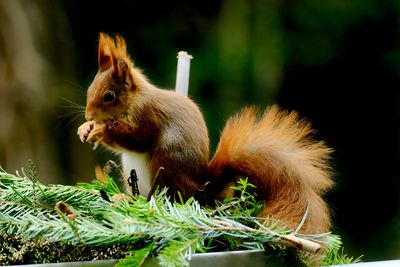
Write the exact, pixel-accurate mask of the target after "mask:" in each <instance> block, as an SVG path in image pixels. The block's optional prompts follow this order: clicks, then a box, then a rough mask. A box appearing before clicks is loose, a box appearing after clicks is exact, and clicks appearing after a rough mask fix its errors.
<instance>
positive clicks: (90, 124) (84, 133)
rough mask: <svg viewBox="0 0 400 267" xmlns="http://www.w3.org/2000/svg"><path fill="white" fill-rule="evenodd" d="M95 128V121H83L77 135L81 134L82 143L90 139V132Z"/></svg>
mask: <svg viewBox="0 0 400 267" xmlns="http://www.w3.org/2000/svg"><path fill="white" fill-rule="evenodd" d="M93 128H94V121H87V122H85V123H83V124H82V125H81V126H79V128H78V131H77V133H76V134H77V135H78V136H79V139H80V140H81V142H82V143H84V142H86V141H87V139H88V136H89V134H90V133H91V131H92V130H93Z"/></svg>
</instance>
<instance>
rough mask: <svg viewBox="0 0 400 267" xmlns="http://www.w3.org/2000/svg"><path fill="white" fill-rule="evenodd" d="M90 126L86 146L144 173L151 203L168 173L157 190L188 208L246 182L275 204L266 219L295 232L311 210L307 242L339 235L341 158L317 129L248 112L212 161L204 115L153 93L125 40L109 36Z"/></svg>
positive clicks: (175, 97) (274, 114)
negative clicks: (335, 168) (331, 200)
mask: <svg viewBox="0 0 400 267" xmlns="http://www.w3.org/2000/svg"><path fill="white" fill-rule="evenodd" d="M85 118H86V120H87V121H86V122H85V123H83V124H82V125H81V126H80V127H79V128H78V132H77V134H78V135H79V137H80V139H81V141H82V142H89V143H94V147H97V146H98V145H102V146H104V147H106V148H108V149H110V150H111V151H113V152H116V153H118V154H121V161H122V167H123V175H124V176H125V178H126V177H128V176H129V173H130V170H131V169H135V170H136V171H137V176H138V178H139V181H138V187H139V192H140V193H141V194H142V195H144V196H147V195H148V194H149V191H150V189H151V186H152V183H153V178H154V176H155V174H156V172H157V170H158V169H159V168H160V167H164V172H163V174H162V176H161V177H160V179H159V180H158V182H157V184H158V185H159V186H160V187H164V186H166V187H168V190H169V191H168V192H169V193H170V194H174V193H176V192H178V191H179V192H180V194H181V195H182V197H183V198H184V199H187V198H189V197H191V196H195V195H196V194H197V193H198V192H199V190H200V189H201V188H202V186H203V185H204V184H205V182H206V181H208V182H209V183H208V185H207V186H206V188H205V189H204V190H207V192H206V195H207V196H208V198H209V199H208V202H212V201H213V200H214V199H216V198H224V197H226V196H229V195H230V194H232V192H231V190H230V186H231V185H232V184H234V183H235V181H237V179H238V177H248V179H249V182H250V183H252V184H254V185H255V186H256V192H257V197H258V198H259V199H260V200H262V201H265V203H266V206H265V208H264V209H263V210H262V212H261V214H260V217H271V216H272V217H274V218H276V219H277V220H278V221H280V222H282V224H283V225H286V226H287V227H289V228H290V229H296V227H297V226H298V225H299V224H300V222H301V221H302V219H303V217H304V214H305V213H306V210H308V216H307V217H306V220H305V222H304V224H303V225H302V227H301V229H300V233H303V234H318V233H326V232H328V231H329V230H330V227H331V219H330V211H329V207H328V205H327V204H326V202H325V201H324V200H323V194H324V193H325V192H326V191H327V190H328V189H329V188H331V187H332V186H333V181H332V179H331V168H330V165H329V160H330V155H331V153H332V150H331V149H330V148H329V147H327V146H326V145H325V143H324V142H322V141H315V140H313V139H312V133H313V130H312V128H311V126H310V123H308V122H307V121H306V120H304V119H300V118H299V116H298V114H297V113H296V112H294V111H293V112H287V111H284V110H281V109H280V108H279V107H277V106H271V107H269V108H267V109H266V111H265V112H264V113H263V114H261V115H260V114H259V112H258V111H257V109H256V108H252V107H248V108H244V109H243V110H242V111H241V112H239V113H238V114H237V115H235V116H234V117H232V118H230V119H229V120H228V121H227V123H226V125H225V128H224V129H223V131H222V134H221V139H220V141H219V144H218V147H217V150H216V153H215V155H214V157H213V158H212V159H211V161H209V137H208V130H207V127H206V123H205V121H204V118H203V115H202V113H201V111H200V109H199V107H198V106H197V105H196V104H195V103H194V102H193V101H192V100H191V99H190V98H188V97H186V96H184V95H181V94H179V93H176V92H174V91H170V90H163V89H159V88H157V87H156V86H154V85H153V84H151V83H150V82H149V81H148V80H147V78H146V77H145V76H144V75H143V74H142V72H141V71H140V70H139V69H138V68H137V67H136V66H135V65H134V63H133V61H132V60H131V58H130V56H129V55H128V52H127V47H126V43H125V40H124V39H123V38H122V37H120V36H119V35H116V36H115V37H110V36H109V35H107V34H105V33H100V35H99V47H98V72H97V74H96V76H95V77H94V80H93V82H92V83H91V85H90V86H89V88H88V91H87V103H86V113H85ZM125 183H126V179H125ZM125 186H126V187H127V188H129V187H128V185H127V184H126V185H125Z"/></svg>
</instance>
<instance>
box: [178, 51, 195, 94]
mask: <svg viewBox="0 0 400 267" xmlns="http://www.w3.org/2000/svg"><path fill="white" fill-rule="evenodd" d="M177 58H178V68H177V72H176V84H175V91H176V92H177V93H180V94H183V95H185V96H187V95H188V91H189V74H190V60H191V59H192V58H193V57H192V56H191V55H189V54H188V53H186V52H185V51H180V52H179V53H178V57H177Z"/></svg>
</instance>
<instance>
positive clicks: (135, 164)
mask: <svg viewBox="0 0 400 267" xmlns="http://www.w3.org/2000/svg"><path fill="white" fill-rule="evenodd" d="M121 160H122V167H123V172H124V178H125V181H126V178H128V177H129V174H130V172H131V170H132V169H135V171H136V174H137V177H138V187H139V193H140V194H141V195H142V196H145V197H147V195H148V194H149V192H150V189H151V181H150V180H151V177H150V161H149V155H148V153H137V152H123V153H122V155H121Z"/></svg>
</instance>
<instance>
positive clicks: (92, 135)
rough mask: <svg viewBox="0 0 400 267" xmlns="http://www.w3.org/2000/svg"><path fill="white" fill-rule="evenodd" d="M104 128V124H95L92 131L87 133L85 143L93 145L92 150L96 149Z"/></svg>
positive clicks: (102, 136)
mask: <svg viewBox="0 0 400 267" xmlns="http://www.w3.org/2000/svg"><path fill="white" fill-rule="evenodd" d="M105 128H106V125H105V124H102V123H95V124H94V126H93V128H92V130H91V131H90V132H89V134H88V136H87V138H86V142H89V143H94V147H93V149H96V148H97V146H98V145H99V144H100V143H101V141H102V140H103V138H104V129H105Z"/></svg>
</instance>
